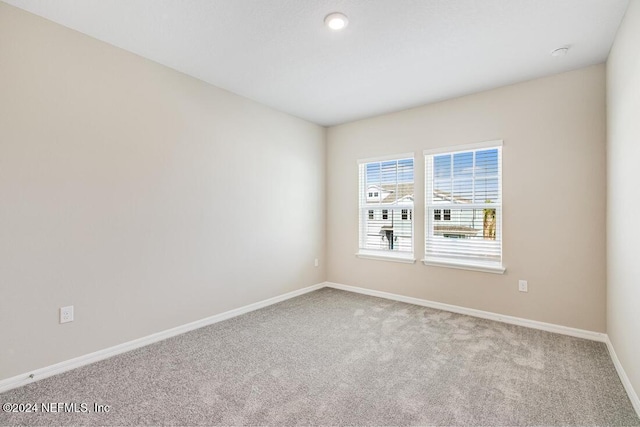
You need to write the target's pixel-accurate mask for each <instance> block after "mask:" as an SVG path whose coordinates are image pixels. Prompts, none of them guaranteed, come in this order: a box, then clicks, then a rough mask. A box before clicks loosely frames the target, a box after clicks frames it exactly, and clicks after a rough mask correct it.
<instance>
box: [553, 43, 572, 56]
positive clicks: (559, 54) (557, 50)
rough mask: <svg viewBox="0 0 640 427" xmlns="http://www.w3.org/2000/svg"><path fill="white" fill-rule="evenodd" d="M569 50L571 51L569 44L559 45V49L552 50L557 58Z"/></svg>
mask: <svg viewBox="0 0 640 427" xmlns="http://www.w3.org/2000/svg"><path fill="white" fill-rule="evenodd" d="M567 52H569V47H568V46H564V47H559V48H558V49H556V50H554V51H552V52H551V56H555V57H556V58H558V57H561V56H565V55H566V54H567Z"/></svg>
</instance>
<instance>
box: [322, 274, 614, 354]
mask: <svg viewBox="0 0 640 427" xmlns="http://www.w3.org/2000/svg"><path fill="white" fill-rule="evenodd" d="M326 286H327V287H329V288H335V289H340V290H343V291H349V292H356V293H359V294H364V295H370V296H374V297H379V298H385V299H390V300H394V301H400V302H406V303H409V304H415V305H420V306H423V307H429V308H435V309H438V310H444V311H451V312H453V313H458V314H466V315H467V316H473V317H480V318H483V319H489V320H495V321H497V322H503V323H510V324H512V325H519V326H525V327H527V328H532V329H540V330H543V331H547V332H555V333H557V334H562V335H569V336H572V337H577V338H584V339H588V340H592V341H599V342H606V341H607V334H603V333H600V332H593V331H587V330H584V329H576V328H570V327H568V326H562V325H556V324H553V323H545V322H539V321H537V320H529V319H523V318H521V317H513V316H506V315H504V314H498V313H492V312H490V311H482V310H476V309H474V308H467V307H461V306H458V305H451V304H444V303H441V302H435V301H429V300H425V299H420V298H413V297H407V296H404V295H398V294H392V293H389V292H382V291H375V290H372V289H365V288H359V287H356V286H349V285H343V284H340V283H331V282H326Z"/></svg>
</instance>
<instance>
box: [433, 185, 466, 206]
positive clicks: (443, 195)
mask: <svg viewBox="0 0 640 427" xmlns="http://www.w3.org/2000/svg"><path fill="white" fill-rule="evenodd" d="M433 197H437V198H438V199H442V200H451V193H450V192H447V191H441V190H438V189H437V188H436V189H434V190H433ZM453 201H454V202H456V203H467V204H468V203H472V202H471V200H469V199H465V198H463V197H457V196H453Z"/></svg>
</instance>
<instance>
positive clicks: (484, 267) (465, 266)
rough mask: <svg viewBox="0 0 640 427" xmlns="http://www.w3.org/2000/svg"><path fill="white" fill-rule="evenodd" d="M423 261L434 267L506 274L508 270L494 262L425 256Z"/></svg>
mask: <svg viewBox="0 0 640 427" xmlns="http://www.w3.org/2000/svg"><path fill="white" fill-rule="evenodd" d="M422 262H423V263H424V265H428V266H432V267H446V268H457V269H460V270H471V271H481V272H483V273H493V274H504V272H505V271H506V268H505V267H504V266H502V265H500V264H494V263H481V262H471V261H467V262H465V261H452V260H449V259H443V258H425V259H423V260H422Z"/></svg>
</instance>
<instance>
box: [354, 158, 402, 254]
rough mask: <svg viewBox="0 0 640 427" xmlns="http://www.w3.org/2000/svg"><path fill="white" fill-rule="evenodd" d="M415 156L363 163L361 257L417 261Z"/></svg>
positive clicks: (360, 179) (361, 179)
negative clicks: (415, 236)
mask: <svg viewBox="0 0 640 427" xmlns="http://www.w3.org/2000/svg"><path fill="white" fill-rule="evenodd" d="M412 156H413V155H412V154H409V155H404V156H397V157H392V158H388V159H384V160H361V161H359V162H358V163H359V165H358V167H359V181H360V183H359V184H360V197H359V201H360V233H359V234H360V243H359V251H358V255H359V256H363V257H367V256H369V257H391V258H393V259H396V260H403V261H407V262H413V259H412V258H413V199H414V197H413V196H414V161H413V157H412Z"/></svg>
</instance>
